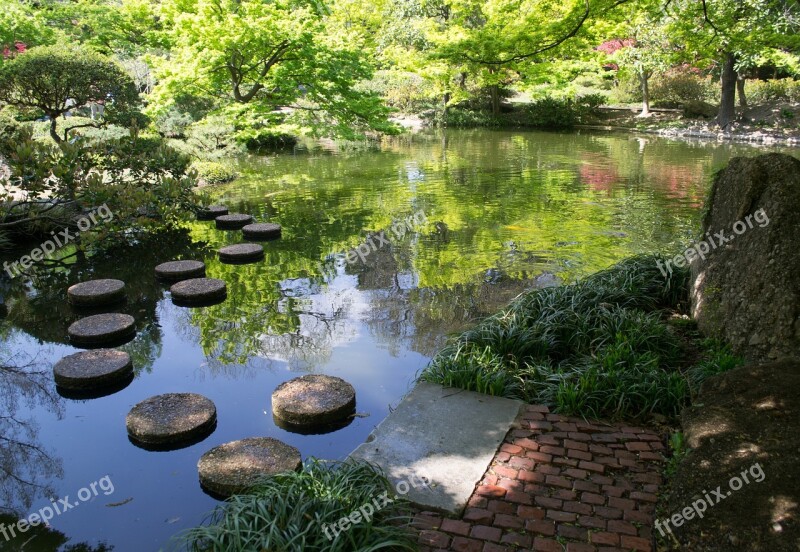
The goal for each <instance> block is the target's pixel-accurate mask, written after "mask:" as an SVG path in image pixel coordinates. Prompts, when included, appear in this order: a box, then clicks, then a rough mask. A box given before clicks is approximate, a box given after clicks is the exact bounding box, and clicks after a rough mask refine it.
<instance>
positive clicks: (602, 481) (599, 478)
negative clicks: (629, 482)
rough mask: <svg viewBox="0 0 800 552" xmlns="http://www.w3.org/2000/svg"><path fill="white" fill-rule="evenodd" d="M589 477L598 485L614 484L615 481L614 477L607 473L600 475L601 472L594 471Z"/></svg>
mask: <svg viewBox="0 0 800 552" xmlns="http://www.w3.org/2000/svg"><path fill="white" fill-rule="evenodd" d="M589 479H591V480H592V481H593V482H595V483H597V484H598V485H612V484H613V483H614V480H613V479H611V478H610V477H607V476H605V475H600V474H599V473H593V474H592V475H591V476H589Z"/></svg>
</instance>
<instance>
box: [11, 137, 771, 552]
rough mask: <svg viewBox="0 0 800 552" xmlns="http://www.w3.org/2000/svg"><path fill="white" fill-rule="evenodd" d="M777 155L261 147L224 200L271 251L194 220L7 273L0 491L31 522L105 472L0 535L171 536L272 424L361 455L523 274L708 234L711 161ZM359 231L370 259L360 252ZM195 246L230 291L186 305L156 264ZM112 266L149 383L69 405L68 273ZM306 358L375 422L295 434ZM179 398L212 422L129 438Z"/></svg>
mask: <svg viewBox="0 0 800 552" xmlns="http://www.w3.org/2000/svg"><path fill="white" fill-rule="evenodd" d="M759 151H765V150H764V149H755V148H752V147H748V146H732V145H729V144H712V145H709V144H702V143H686V142H675V141H667V140H663V139H659V138H653V137H633V136H629V135H607V134H585V133H565V134H554V133H536V132H489V131H457V132H456V131H451V132H448V133H446V134H444V135H431V136H414V137H400V138H394V139H391V140H388V141H386V142H385V143H383V144H382V146H381V148H380V150H375V151H347V150H345V151H338V150H337V149H336V148H335V147H333V146H331V147H327V148H319V149H316V150H312V151H308V150H298V151H295V152H293V153H284V154H279V155H272V156H265V157H250V158H248V159H246V160H245V161H243V162H242V164H241V170H242V172H243V177H242V178H241V179H240V180H238V181H236V182H234V183H232V184H230V185H227V186H225V187H221V188H218V189H214V190H212V194H213V195H214V196H215V199H217V200H218V201H219V202H222V203H225V204H227V205H228V206H229V207H230V208H231V211H232V212H233V211H238V212H246V213H250V214H252V215H254V216H255V217H256V218H257V219H258V220H260V221H272V222H277V223H280V224H281V225H283V238H282V239H281V240H279V241H273V242H269V243H266V244H265V248H266V251H267V253H266V258H265V260H264V261H262V262H259V263H255V264H250V265H241V266H232V265H224V264H221V263H220V262H219V261H217V260H216V257H215V255H216V250H217V249H218V248H219V247H220V246H222V245H227V244H231V243H237V242H238V241H240V239H241V235H240V233H238V232H223V231H218V230H216V229H214V225H213V222H196V223H191V224H190V225H188V227H187V230H186V232H184V233H175V234H173V235H169V236H162V237H160V238H159V239H158V240H156V241H154V242H151V243H145V244H142V245H141V246H140V247H138V248H133V249H126V250H124V251H122V250H121V251H117V252H113V253H112V254H110V255H109V256H107V257H103V258H101V257H95V258H93V259H90V260H88V261H83V262H77V263H76V262H70V263H69V264H66V265H65V266H61V267H57V268H52V269H39V270H37V271H35V272H34V273H33V274H32V276H31V277H30V278H28V279H24V278H17V279H16V280H14V281H13V282H9V281H8V280H7V279H4V280H3V281H2V282H1V283H0V285H2V286H3V289H2V293H3V300H4V302H5V306H6V308H7V316H5V318H3V319H2V320H0V339H1V340H2V342H0V360H2V364H3V365H11V366H18V367H22V368H21V373H19V374H17V375H14V374H10V373H0V436H2V439H3V442H2V449H1V452H0V505H2V507H3V508H4V509H5V510H6V511H7V510H13V511H14V512H16V515H17V516H23V515H25V516H26V515H27V514H28V513H31V512H35V511H37V510H39V509H40V508H43V507H45V506H48V505H49V504H50V502H49V500H48V499H47V497H51V496H52V497H64V496H65V495H69V497H70V499H69V500H70V502H76V501H78V496H77V494H78V491H79V490H80V489H81V488H83V487H89V486H90V484H91V483H93V482H97V481H100V480H101V479H103V478H104V476H108V478H107V479H106V480H105V483H104V486H103V487H98V485H95V488H96V489H97V490H98V492H97V493H96V494H97V496H91V497H90V498H89V499H88V500H87V501H85V502H81V503H80V505H79V506H76V507H74V508H72V509H70V510H68V511H66V512H64V513H63V514H62V515H60V516H57V517H55V518H54V519H53V520H52V521H51V522H50V523H51V527H50V529H49V530H44V529H41V528H40V529H37V530H36V531H28V532H26V533H24V534H23V535H20V536H17V537H15V538H12V539H9V540H8V541H7V540H5V539H4V538H3V535H2V533H0V550H42V551H43V550H57V549H59V547H62V548H63V545H64V543H65V542H67V543H68V544H67V545H73V544H76V543H81V542H85V543H88V546H87V547H83V548H78V550H110V549H113V550H116V551H119V552H123V551H149V550H158V549H159V548H161V547H164V546H165V545H166V544H167V543H168V542H169V539H170V537H171V536H172V535H173V534H175V533H177V532H179V531H180V530H182V529H184V528H186V527H190V526H194V525H196V524H198V523H200V522H201V521H202V520H203V518H204V515H205V514H206V513H207V512H208V511H210V510H211V509H212V508H213V507H214V505H215V504H217V502H216V501H215V500H214V499H212V498H211V497H209V496H207V495H206V494H205V493H204V492H203V491H202V490H201V488H200V485H199V483H198V479H197V468H196V465H197V460H198V458H199V457H200V455H201V454H203V452H205V451H206V450H208V449H209V448H211V447H213V446H216V445H219V444H221V443H224V442H227V441H230V440H234V439H240V438H244V437H250V436H272V437H276V438H278V439H281V440H283V441H285V442H287V443H289V444H291V445H294V446H296V447H298V448H299V449H300V451H301V452H302V454H303V456H304V457H308V456H312V455H313V456H319V457H324V458H331V459H340V458H343V457H344V456H345V455H346V454H347V453H349V452H350V451H351V450H352V449H353V448H355V447H356V446H357V445H358V444H359V443H361V442H363V441H364V439H365V438H366V437H367V435H368V434H369V432H370V431H371V430H372V429H373V427H374V426H375V425H377V424H378V423H379V422H380V421H381V420H383V418H384V417H385V416H386V415H387V413H388V412H389V410H390V408H391V407H392V406H394V405H396V404H397V403H398V401H399V400H400V398H401V397H402V395H403V394H404V393H405V392H406V391H407V390H408V389H409V386H410V385H411V383H412V382H413V379H414V375H415V374H416V373H417V372H418V371H419V370H421V369H422V368H423V367H424V366H425V365H426V363H427V362H428V360H429V359H430V357H431V356H432V355H433V354H434V353H435V352H436V350H437V349H438V348H439V347H440V346H441V345H442V344H443V342H444V340H445V339H446V337H447V336H448V335H449V334H452V333H454V332H458V331H460V330H463V329H464V328H465V327H467V326H468V325H470V324H471V323H472V322H473V321H474V320H475V319H476V318H478V317H481V316H484V315H486V314H488V313H491V312H493V311H495V310H497V309H498V308H499V307H501V306H502V305H503V304H505V303H506V302H508V301H509V300H510V299H511V298H513V297H514V296H515V295H517V294H518V293H520V292H521V291H523V290H525V289H530V288H533V287H536V286H541V285H549V284H552V283H553V282H557V281H570V280H572V279H574V278H576V277H579V276H581V275H584V274H587V273H590V272H593V271H596V270H598V269H601V268H604V267H606V266H608V265H610V264H612V263H614V262H615V261H617V260H619V259H621V258H622V257H625V256H627V255H630V254H632V253H639V252H648V251H665V250H672V249H677V248H678V246H679V245H680V244H681V243H684V242H686V241H688V240H690V239H691V237H692V236H693V234H694V230H695V228H697V221H698V218H699V217H698V215H699V212H700V209H701V208H702V201H703V198H704V194H705V188H706V183H707V181H708V177H709V175H710V174H711V173H712V171H713V170H715V169H716V168H719V167H721V166H723V165H724V164H725V162H726V161H727V160H728V159H729V157H730V156H731V155H734V154H736V155H739V154H743V155H753V154H755V153H757V152H759ZM415 214H416V218H414V216H415ZM409 217H411V218H409ZM381 231H383V232H385V233H384V234H383V235H382V239H380V238H377V237H376V236H375V234H377V233H380V232H381ZM371 236H372V237H371ZM386 241H388V242H389V243H386ZM371 244H372V245H371ZM359 246H361V248H360V251H361V252H362V254H363V255H364V261H363V262H362V261H361V260H360V259H358V256H357V255H350V259H351V260H352V259H355V262H352V263H351V262H348V255H347V253H348V252H349V251H351V250H353V249H357V248H359ZM26 252H27V251H19V252H15V253H14V254H13V255H7V256H6V259H5V260H15V259H16V258H18V256H19V255H21V254H24V253H26ZM189 258H197V259H202V260H204V261H205V262H206V263H207V266H208V269H207V273H208V275H209V276H210V277H215V278H222V279H224V280H226V281H227V283H228V299H227V300H226V301H225V302H224V303H222V304H219V305H216V306H212V307H207V308H200V309H187V308H181V307H176V306H174V305H173V304H172V303H171V301H170V299H169V294H168V292H167V291H166V288H165V287H164V286H162V285H160V284H159V283H158V282H156V281H155V279H154V278H153V267H154V266H155V265H157V264H159V263H161V262H164V261H168V260H172V259H189ZM103 277H113V278H119V279H123V280H125V281H126V282H127V285H128V302H127V304H126V305H125V307H124V308H122V311H123V312H127V313H129V314H132V315H133V316H134V317H135V318H136V320H137V329H138V332H139V333H138V336H137V338H136V339H135V340H134V341H133V342H131V343H129V344H128V345H125V346H124V347H123V349H125V350H127V351H129V352H130V353H131V355H132V356H133V359H134V362H135V369H136V377H135V379H134V381H133V382H132V383H130V385H128V386H127V387H126V388H124V389H122V390H119V391H117V392H116V393H113V394H110V395H107V396H104V397H97V398H83V399H75V398H66V397H63V396H61V395H60V394H59V393H58V392H57V390H56V389H55V388H54V385H53V381H52V372H51V366H52V364H53V363H54V362H55V361H57V360H58V359H59V358H61V357H62V356H64V355H66V354H70V353H73V352H75V351H76V349H74V348H73V347H71V346H70V345H69V344H68V340H67V334H66V329H67V327H68V325H69V324H70V323H71V322H72V321H74V320H76V319H78V318H79V313H76V312H75V311H74V310H73V309H71V308H70V307H69V306H68V305H67V303H66V288H67V287H68V286H69V285H70V284H72V283H75V282H78V281H82V280H86V279H91V278H103ZM37 371H39V372H40V373H39V374H37V373H36V372H37ZM6 372H7V371H6ZM305 373H325V374H330V375H335V376H339V377H342V378H344V379H346V380H348V381H349V382H351V383H352V384H353V385H354V386H355V388H356V391H357V394H358V395H357V397H358V399H357V400H358V406H357V410H358V412H359V413H361V414H363V415H365V416H363V417H357V418H355V419H354V421H353V422H352V423H351V424H350V425H349V426H347V427H345V428H344V429H340V430H338V431H336V432H334V433H329V434H325V435H299V434H295V433H291V432H288V431H285V430H283V429H281V428H279V427H277V426H276V424H275V423H274V421H273V418H272V414H271V407H270V395H271V393H272V391H273V389H274V388H275V387H276V386H277V385H278V384H280V383H281V382H283V381H286V380H288V379H290V378H292V377H296V376H298V375H302V374H305ZM166 392H196V393H201V394H203V395H205V396H207V397H209V398H210V399H212V400H213V401H214V402H215V403H216V406H217V411H218V417H219V421H218V426H217V428H216V430H215V431H214V433H213V434H212V435H210V436H209V437H207V438H206V439H205V440H203V441H202V442H201V443H198V444H194V445H192V446H189V447H187V448H183V449H180V450H176V451H171V452H150V451H146V450H143V449H141V448H138V447H137V446H135V445H134V444H132V443H131V442H130V441H129V440H128V438H127V435H126V431H125V416H126V414H127V413H128V411H129V410H130V408H131V407H132V406H133V405H134V404H136V403H137V402H139V401H142V400H144V399H146V398H148V397H150V396H152V395H155V394H160V393H166ZM109 481H110V482H111V483H113V492H108V494H106V492H107V491H108V490H109V488H110V487H109V485H108V482H109ZM83 496H86V494H85V493H84V495H83ZM0 521H6V522H8V521H9V518H3V519H2V520H0ZM99 543H105V546H106V548H103V546H104V545H102V544H99ZM23 545H24V547H23Z"/></svg>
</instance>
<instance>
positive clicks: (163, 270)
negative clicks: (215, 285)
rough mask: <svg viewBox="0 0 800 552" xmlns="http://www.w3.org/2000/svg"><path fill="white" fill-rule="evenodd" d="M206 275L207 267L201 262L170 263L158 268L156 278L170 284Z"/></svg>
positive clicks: (162, 264)
mask: <svg viewBox="0 0 800 552" xmlns="http://www.w3.org/2000/svg"><path fill="white" fill-rule="evenodd" d="M205 275H206V265H205V263H203V262H201V261H169V262H167V263H161V264H160V265H158V266H157V267H156V278H160V279H162V280H167V281H169V282H180V281H181V280H188V279H190V278H202V277H204V276H205Z"/></svg>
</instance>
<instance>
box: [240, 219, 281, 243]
mask: <svg viewBox="0 0 800 552" xmlns="http://www.w3.org/2000/svg"><path fill="white" fill-rule="evenodd" d="M242 235H243V236H244V237H245V239H247V240H274V239H276V238H280V237H281V225H280V224H273V223H271V222H259V223H256V224H248V225H247V226H244V227H243V228H242Z"/></svg>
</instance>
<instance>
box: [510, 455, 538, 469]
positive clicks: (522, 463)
mask: <svg viewBox="0 0 800 552" xmlns="http://www.w3.org/2000/svg"><path fill="white" fill-rule="evenodd" d="M508 465H509V466H511V467H512V468H515V469H525V470H532V469H533V460H531V459H530V458H522V457H520V456H515V457H514V458H512V459H511V460H509V461H508Z"/></svg>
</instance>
